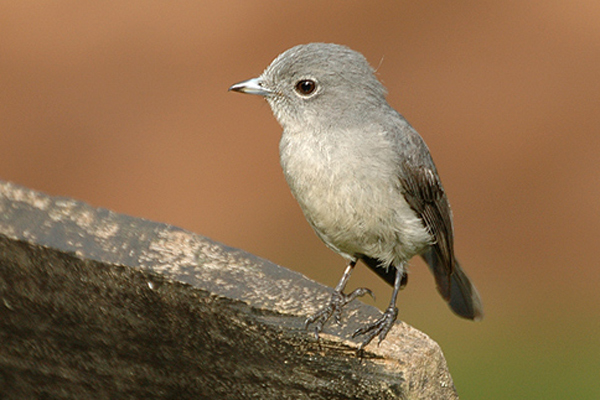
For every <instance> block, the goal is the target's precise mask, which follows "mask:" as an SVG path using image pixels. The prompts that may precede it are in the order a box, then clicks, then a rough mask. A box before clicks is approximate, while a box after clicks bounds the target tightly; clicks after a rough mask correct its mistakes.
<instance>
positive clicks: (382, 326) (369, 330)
mask: <svg viewBox="0 0 600 400" xmlns="http://www.w3.org/2000/svg"><path fill="white" fill-rule="evenodd" d="M397 317H398V308H397V307H395V306H392V307H388V308H387V309H386V310H385V312H384V313H383V315H382V316H381V317H380V318H379V319H378V320H377V321H375V322H371V323H370V324H367V325H365V326H363V327H362V328H358V329H357V330H355V331H354V333H353V334H352V337H353V338H354V337H356V336H358V335H365V340H364V341H363V342H362V343H361V345H360V346H359V347H358V349H359V350H362V349H363V348H364V347H365V346H366V345H368V344H369V343H370V342H371V340H373V338H375V336H377V335H379V343H381V341H382V340H383V339H385V336H386V335H387V333H388V332H389V331H390V329H392V326H393V325H394V322H395V321H396V318H397Z"/></svg>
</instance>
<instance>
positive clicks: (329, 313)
mask: <svg viewBox="0 0 600 400" xmlns="http://www.w3.org/2000/svg"><path fill="white" fill-rule="evenodd" d="M365 294H369V295H370V296H371V297H373V298H375V295H374V294H373V292H371V290H370V289H367V288H358V289H355V290H353V291H352V292H351V293H349V294H344V293H342V292H340V291H335V292H333V294H332V295H331V300H329V304H327V305H326V306H325V307H323V308H322V309H320V310H319V311H318V312H317V313H316V314H314V315H313V316H311V317H308V318H307V319H306V321H305V322H304V329H308V327H309V325H311V324H315V330H314V333H315V338H316V339H319V333H321V331H322V330H323V325H325V323H326V322H327V321H328V320H329V319H330V318H331V317H333V318H334V319H335V322H336V323H337V324H340V323H341V316H342V309H343V308H344V306H345V305H346V304H348V303H350V302H351V301H352V300H354V299H355V298H357V297H362V296H364V295H365Z"/></svg>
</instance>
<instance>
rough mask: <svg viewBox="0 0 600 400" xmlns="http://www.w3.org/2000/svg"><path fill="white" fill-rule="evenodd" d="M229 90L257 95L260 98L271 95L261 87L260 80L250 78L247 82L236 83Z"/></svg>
mask: <svg viewBox="0 0 600 400" xmlns="http://www.w3.org/2000/svg"><path fill="white" fill-rule="evenodd" d="M229 90H233V91H234V92H240V93H247V94H258V95H260V96H268V95H269V94H271V93H273V92H271V91H270V90H269V89H267V88H265V87H263V86H262V79H260V78H252V79H248V80H247V81H243V82H239V83H236V84H235V85H232V86H231V87H230V88H229Z"/></svg>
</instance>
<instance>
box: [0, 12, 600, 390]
mask: <svg viewBox="0 0 600 400" xmlns="http://www.w3.org/2000/svg"><path fill="white" fill-rule="evenodd" d="M599 21H600V2H598V1H597V0H587V1H584V0H580V1H566V0H550V1H547V0H546V1H541V0H537V1H525V2H522V1H504V2H498V1H489V0H483V1H482V0H479V1H452V2H449V1H448V2H439V1H437V2H436V1H421V2H414V1H398V0H395V1H380V2H372V1H330V2H321V1H302V2H282V1H276V0H272V1H262V0H261V1H253V2H249V1H242V0H238V1H233V0H227V1H219V2H209V1H172V2H162V1H146V0H144V1H142V0H134V1H126V2H123V1H106V2H91V1H68V0H56V1H52V2H25V1H23V2H17V1H13V2H2V3H1V4H0V179H3V180H8V181H12V182H15V183H18V184H20V185H24V186H27V187H29V188H32V189H36V190H40V191H43V192H46V193H49V194H52V195H60V196H68V197H73V198H76V199H80V200H84V201H86V202H88V203H91V204H92V205H94V206H98V207H104V208H108V209H111V210H114V211H117V212H120V213H126V214H130V215H134V216H139V217H144V218H147V219H151V220H155V221H161V222H166V223H170V224H173V225H177V226H180V227H183V228H185V229H188V230H191V231H194V232H197V233H200V234H203V235H205V236H208V237H210V238H212V239H214V240H217V241H220V242H223V243H225V244H227V245H230V246H234V247H239V248H242V249H245V250H247V251H249V252H252V253H254V254H256V255H259V256H261V257H264V258H267V259H269V260H272V261H274V262H276V263H278V264H281V265H283V266H286V267H288V268H290V269H294V270H296V271H300V272H302V273H303V274H305V275H307V276H309V277H310V278H312V279H315V280H317V281H319V282H322V283H324V284H326V285H329V286H334V285H335V284H336V283H337V281H338V279H339V278H340V276H341V274H342V271H343V267H344V260H343V259H342V258H341V257H339V256H337V255H336V254H334V253H333V252H331V251H330V250H328V249H327V248H326V247H325V246H324V245H323V244H322V243H321V242H320V241H319V239H317V237H316V236H315V234H314V233H313V232H312V231H311V229H310V227H309V226H308V224H307V223H306V221H305V220H304V218H303V216H302V214H301V212H300V209H299V207H298V205H297V204H296V202H295V200H294V199H293V198H292V196H291V194H290V192H289V190H288V188H287V185H286V183H285V181H284V178H283V175H282V173H281V170H280V166H279V160H278V141H279V136H280V132H281V129H280V127H279V126H278V124H277V122H276V121H275V119H274V118H273V116H272V115H271V111H270V108H269V107H268V105H267V104H266V102H265V101H264V100H262V99H260V98H258V97H253V96H244V95H241V94H237V93H228V92H227V89H228V87H229V86H230V85H231V84H233V83H235V82H238V81H241V80H244V79H247V78H251V77H255V76H257V75H258V74H260V73H261V72H262V70H263V69H264V68H265V67H266V66H267V65H268V64H269V63H270V62H271V60H272V59H273V58H274V57H275V56H277V55H278V54H279V53H280V52H282V51H284V50H286V49H287V48H289V47H291V46H293V45H296V44H300V43H307V42H313V41H323V42H336V43H342V44H346V45H348V46H350V47H351V48H353V49H355V50H358V51H360V52H362V53H363V54H364V55H365V56H366V57H367V59H368V60H369V61H370V62H371V64H372V65H373V66H374V67H378V76H379V78H380V79H381V80H382V81H383V83H384V84H385V86H386V87H387V88H388V90H389V96H388V100H389V102H390V103H391V104H392V105H393V106H394V107H395V108H396V109H397V110H398V111H400V112H401V113H402V114H403V115H404V116H405V117H406V118H407V119H408V120H409V121H410V122H411V124H412V125H413V126H414V127H415V128H416V129H417V130H418V131H419V132H420V134H421V135H422V136H423V137H424V138H425V140H426V142H427V143H428V145H429V147H430V149H431V152H432V154H433V156H434V159H435V161H436V163H437V166H438V169H439V171H440V174H441V176H442V180H443V182H444V185H445V188H446V191H447V193H448V195H449V197H450V201H451V204H452V207H453V211H454V216H455V230H456V247H457V254H458V256H459V258H460V259H461V262H462V264H463V266H464V267H465V269H466V270H467V271H468V273H469V275H470V276H471V277H472V278H473V280H474V281H475V283H476V285H477V287H478V288H479V291H480V293H481V295H482V297H483V300H484V305H485V311H486V317H485V319H484V320H483V322H481V323H472V322H469V321H466V320H462V319H459V318H457V317H455V316H454V315H453V314H452V313H451V312H450V311H449V309H448V308H447V306H446V305H445V303H444V302H443V301H442V300H441V298H440V297H439V296H438V295H437V293H436V292H435V288H434V282H433V278H432V277H431V276H430V274H429V272H428V271H427V270H426V268H425V267H424V266H423V264H422V263H421V261H420V260H416V259H415V260H414V261H413V263H412V265H411V276H410V279H409V285H408V287H407V288H406V289H405V290H404V291H403V292H402V293H401V294H400V298H399V303H398V305H399V307H400V318H401V319H402V320H404V321H406V322H408V323H409V324H411V325H413V326H415V327H417V328H418V329H420V330H422V331H424V332H425V333H427V334H428V335H430V336H431V337H432V338H433V339H435V340H436V341H437V342H438V343H440V345H441V346H442V349H443V350H444V352H445V355H446V358H447V360H448V363H449V366H450V370H451V372H452V375H453V378H454V381H455V384H456V387H457V389H458V392H459V394H460V396H461V398H462V399H538V398H539V399H565V398H570V399H597V398H600V291H599V290H598V287H599V284H600V265H599V264H600V263H599V261H598V255H597V254H596V250H594V249H598V248H599V247H600V240H599V239H600V235H599V228H600V203H599V198H600V169H599V167H598V166H599V155H600V134H599V133H600V132H599V131H600V23H599ZM359 283H360V284H361V286H362V285H365V286H368V287H370V288H372V289H373V290H374V292H375V293H376V294H377V302H376V303H375V304H376V305H377V306H378V307H380V308H382V307H385V306H386V305H387V302H388V300H389V296H390V294H391V288H389V287H388V286H386V285H385V284H384V283H383V282H382V281H380V280H378V278H377V277H376V276H375V274H373V273H372V272H370V271H369V270H368V269H367V268H365V267H360V268H357V270H356V271H355V274H354V275H353V279H352V280H351V284H352V285H353V286H357V285H358V284H359ZM365 301H367V302H368V300H365Z"/></svg>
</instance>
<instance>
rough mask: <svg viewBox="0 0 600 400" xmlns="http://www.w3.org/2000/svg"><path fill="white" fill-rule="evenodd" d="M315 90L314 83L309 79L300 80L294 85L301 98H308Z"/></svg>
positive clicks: (315, 85)
mask: <svg viewBox="0 0 600 400" xmlns="http://www.w3.org/2000/svg"><path fill="white" fill-rule="evenodd" d="M316 88H317V84H316V83H315V81H313V80H311V79H302V80H301V81H299V82H298V83H296V91H297V92H298V93H300V94H301V95H302V96H308V95H309V94H311V93H312V92H314V91H315V89H316Z"/></svg>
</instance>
